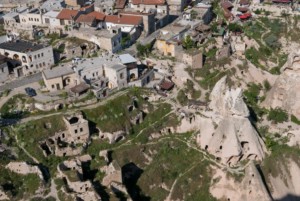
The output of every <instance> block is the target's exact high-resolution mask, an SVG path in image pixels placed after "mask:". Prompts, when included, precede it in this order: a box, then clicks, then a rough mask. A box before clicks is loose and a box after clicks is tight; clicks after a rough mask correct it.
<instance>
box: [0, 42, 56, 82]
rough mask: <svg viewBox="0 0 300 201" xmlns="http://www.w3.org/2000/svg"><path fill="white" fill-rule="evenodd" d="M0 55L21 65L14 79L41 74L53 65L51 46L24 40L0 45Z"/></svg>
mask: <svg viewBox="0 0 300 201" xmlns="http://www.w3.org/2000/svg"><path fill="white" fill-rule="evenodd" d="M0 55H4V56H6V57H8V58H10V59H13V60H17V61H19V62H20V63H21V66H20V67H18V69H17V73H16V74H15V76H16V77H20V76H23V75H30V74H34V73H37V72H41V71H42V70H44V69H47V68H50V67H51V66H52V65H53V64H54V57H53V49H52V46H46V45H42V44H36V43H33V42H29V41H24V40H16V41H9V42H5V43H1V44H0Z"/></svg>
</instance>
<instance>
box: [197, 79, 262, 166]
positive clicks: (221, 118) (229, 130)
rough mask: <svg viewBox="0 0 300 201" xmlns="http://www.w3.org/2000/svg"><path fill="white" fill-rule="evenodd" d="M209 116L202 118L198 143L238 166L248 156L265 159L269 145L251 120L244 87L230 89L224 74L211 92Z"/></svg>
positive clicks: (223, 161)
mask: <svg viewBox="0 0 300 201" xmlns="http://www.w3.org/2000/svg"><path fill="white" fill-rule="evenodd" d="M210 98H211V102H210V105H209V108H211V111H207V112H205V116H207V118H204V117H201V118H200V119H199V121H200V123H199V122H195V123H198V124H199V129H200V134H199V135H198V136H197V142H198V144H199V145H200V146H201V148H202V149H205V150H207V151H208V152H209V153H210V154H213V155H214V156H216V157H217V158H218V159H219V160H221V161H222V163H226V164H227V165H234V164H236V163H237V162H238V161H241V160H244V159H253V160H262V159H263V158H264V156H265V152H266V149H265V146H264V143H263V141H262V139H261V138H260V136H259V134H258V133H257V131H256V130H255V128H254V127H253V126H252V124H251V122H250V120H249V118H248V117H249V110H248V108H247V105H246V104H245V102H244V101H243V96H242V90H241V89H239V88H238V89H230V88H229V87H228V86H227V85H226V77H223V78H222V79H221V80H220V81H218V83H217V84H216V86H215V87H214V89H213V91H212V93H211V97H210Z"/></svg>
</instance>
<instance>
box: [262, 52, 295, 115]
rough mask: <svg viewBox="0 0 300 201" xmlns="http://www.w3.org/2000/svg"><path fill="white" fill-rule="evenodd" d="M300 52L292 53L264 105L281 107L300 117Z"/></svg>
mask: <svg viewBox="0 0 300 201" xmlns="http://www.w3.org/2000/svg"><path fill="white" fill-rule="evenodd" d="M299 91H300V53H296V54H291V55H290V56H289V58H288V62H287V63H286V64H285V66H283V68H282V74H281V75H280V76H279V77H278V78H277V80H276V81H275V84H274V86H273V87H272V88H271V90H270V91H269V92H268V94H267V96H266V99H265V101H264V102H263V103H262V106H264V107H266V108H276V107H280V108H283V109H285V110H287V111H288V112H289V113H291V114H293V115H295V116H296V117H297V118H300V101H299V100H300V93H299Z"/></svg>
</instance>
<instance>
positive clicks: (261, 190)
mask: <svg viewBox="0 0 300 201" xmlns="http://www.w3.org/2000/svg"><path fill="white" fill-rule="evenodd" d="M212 181H217V182H215V183H213V184H212V185H211V187H210V189H209V190H210V193H211V194H212V195H213V196H214V197H216V198H217V199H223V200H228V201H241V200H242V201H254V200H257V201H258V200H259V201H271V200H272V199H271V197H270V195H269V193H268V191H267V189H266V187H265V185H264V183H263V180H262V178H261V176H260V174H259V172H258V171H257V169H256V167H255V165H254V164H253V163H252V164H250V165H249V166H248V167H247V168H246V170H245V176H244V178H243V179H242V181H241V182H238V181H235V180H234V179H233V178H231V177H228V176H226V173H225V172H223V171H222V170H220V169H218V170H216V174H214V178H213V180H212Z"/></svg>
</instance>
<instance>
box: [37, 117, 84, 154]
mask: <svg viewBox="0 0 300 201" xmlns="http://www.w3.org/2000/svg"><path fill="white" fill-rule="evenodd" d="M63 121H64V123H65V126H66V130H64V131H59V132H57V133H55V134H54V136H52V137H50V138H48V139H46V140H44V141H42V142H40V147H41V149H42V150H43V153H44V154H45V155H46V156H48V155H50V154H55V155H56V156H60V157H62V156H74V155H78V154H80V153H81V151H82V150H83V148H82V146H79V145H83V144H86V143H87V142H88V140H89V138H90V130H89V123H88V121H87V120H86V119H84V118H83V115H82V113H81V112H77V113H73V114H71V115H65V116H64V117H63Z"/></svg>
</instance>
